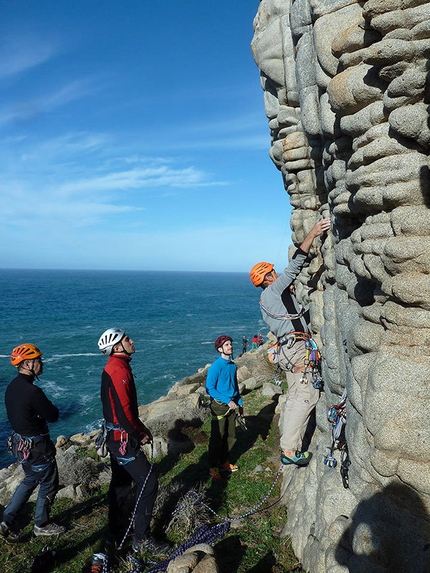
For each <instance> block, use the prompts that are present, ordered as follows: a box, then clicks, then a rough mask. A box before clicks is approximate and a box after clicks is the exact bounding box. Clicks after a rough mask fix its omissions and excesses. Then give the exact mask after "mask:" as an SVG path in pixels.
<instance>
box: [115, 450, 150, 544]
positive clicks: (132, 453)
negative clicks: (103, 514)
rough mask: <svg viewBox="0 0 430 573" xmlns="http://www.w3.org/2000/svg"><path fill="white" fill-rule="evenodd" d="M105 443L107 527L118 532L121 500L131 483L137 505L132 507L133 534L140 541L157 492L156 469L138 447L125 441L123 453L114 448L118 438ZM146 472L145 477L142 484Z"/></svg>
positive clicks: (123, 499)
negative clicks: (108, 473)
mask: <svg viewBox="0 0 430 573" xmlns="http://www.w3.org/2000/svg"><path fill="white" fill-rule="evenodd" d="M107 445H108V449H109V451H110V459H111V469H112V477H111V482H110V486H109V529H110V531H112V533H114V534H118V533H121V532H119V531H118V522H119V521H120V519H121V518H122V517H124V515H123V508H124V504H125V501H126V499H127V496H128V494H129V493H130V490H131V488H132V487H133V483H135V484H136V498H135V503H137V507H135V519H134V535H135V538H136V539H137V540H139V541H142V540H143V539H145V538H146V537H148V535H149V533H150V524H151V517H152V510H153V508H154V503H155V499H156V497H157V492H158V477H157V474H156V471H155V469H154V467H152V469H151V464H150V463H149V461H148V460H147V459H146V456H145V454H144V453H143V452H141V451H140V448H139V447H136V446H135V447H134V448H133V446H132V445H130V443H129V444H128V447H127V451H126V453H125V454H124V456H121V455H120V454H119V451H118V447H119V443H118V442H114V441H113V440H109V441H108V444H107ZM130 446H131V447H130ZM131 458H135V459H131ZM127 460H129V461H127ZM150 470H151V473H150V474H149V472H150ZM148 474H149V477H148V479H147V481H146V484H145V480H146V478H147V476H148ZM144 484H145V487H144V488H143V485H144ZM142 488H143V490H142ZM130 517H131V516H130ZM124 533H125V531H124Z"/></svg>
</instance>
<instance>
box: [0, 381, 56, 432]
mask: <svg viewBox="0 0 430 573" xmlns="http://www.w3.org/2000/svg"><path fill="white" fill-rule="evenodd" d="M33 382H34V377H33V376H27V375H25V374H18V376H17V377H16V378H14V379H13V380H12V382H11V383H10V384H9V386H8V387H7V389H6V394H5V404H6V411H7V417H8V418H9V422H10V424H11V426H12V428H13V430H14V431H15V432H16V433H17V434H21V435H22V436H26V437H32V436H37V435H40V434H46V433H48V432H49V430H48V426H47V422H56V421H57V420H58V414H59V412H58V408H57V407H56V406H54V405H53V404H52V402H51V401H50V400H48V398H47V397H46V396H45V394H44V392H43V390H42V389H41V388H39V387H38V386H35V385H34V384H33Z"/></svg>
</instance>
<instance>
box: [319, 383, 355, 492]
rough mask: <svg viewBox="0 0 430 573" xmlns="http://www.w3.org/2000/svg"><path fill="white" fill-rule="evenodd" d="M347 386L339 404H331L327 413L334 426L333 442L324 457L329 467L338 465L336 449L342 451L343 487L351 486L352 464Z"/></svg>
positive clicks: (325, 463) (341, 472) (341, 471)
mask: <svg viewBox="0 0 430 573" xmlns="http://www.w3.org/2000/svg"><path fill="white" fill-rule="evenodd" d="M346 399H347V391H346V388H345V389H344V391H343V393H342V397H341V399H340V402H339V403H338V404H334V405H333V406H330V408H329V410H328V414H327V420H328V421H329V422H330V424H331V426H332V444H331V447H330V451H329V453H328V454H327V455H326V456H325V457H324V465H326V466H328V467H329V468H335V467H336V466H337V460H336V458H335V457H334V450H339V451H340V456H341V465H340V475H341V477H342V483H343V487H344V488H345V489H348V488H349V476H348V469H349V466H350V465H351V461H350V459H349V454H348V445H347V443H346V435H345V426H346Z"/></svg>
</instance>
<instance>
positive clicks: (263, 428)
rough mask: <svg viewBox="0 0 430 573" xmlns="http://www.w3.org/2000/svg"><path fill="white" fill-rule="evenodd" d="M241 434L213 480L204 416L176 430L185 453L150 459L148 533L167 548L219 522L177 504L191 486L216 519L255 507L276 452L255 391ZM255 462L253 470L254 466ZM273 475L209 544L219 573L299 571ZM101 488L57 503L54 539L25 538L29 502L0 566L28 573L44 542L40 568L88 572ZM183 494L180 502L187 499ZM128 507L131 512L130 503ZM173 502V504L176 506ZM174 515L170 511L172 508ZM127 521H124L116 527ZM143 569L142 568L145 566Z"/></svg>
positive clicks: (98, 535)
mask: <svg viewBox="0 0 430 573" xmlns="http://www.w3.org/2000/svg"><path fill="white" fill-rule="evenodd" d="M244 401H245V412H246V415H247V422H248V431H247V432H243V431H241V430H238V432H237V435H238V440H237V444H236V456H237V462H238V464H239V466H240V470H239V471H238V472H235V473H233V474H232V475H230V476H226V477H224V478H223V480H222V481H220V482H212V481H211V480H209V479H208V467H207V438H208V436H209V432H210V425H209V421H208V422H206V424H204V425H203V426H202V427H201V428H184V429H183V433H185V434H186V435H187V436H188V438H189V439H190V440H191V441H192V442H193V443H195V444H196V446H195V448H194V449H193V451H192V452H190V453H188V454H184V455H182V456H181V457H180V458H179V459H172V458H171V457H169V456H167V457H165V458H162V459H160V460H156V467H157V471H158V472H159V474H160V494H159V497H158V500H157V504H156V508H155V511H154V515H155V523H154V531H155V534H156V535H164V536H167V538H168V539H169V540H170V542H171V543H172V546H175V545H178V544H181V543H183V542H184V541H186V540H188V539H189V538H190V537H191V536H192V534H193V532H194V530H195V527H196V526H198V525H201V524H203V523H210V524H215V523H220V521H221V520H220V519H217V518H216V517H215V516H214V515H213V514H212V513H211V511H209V510H208V509H207V508H206V507H205V506H204V505H202V504H201V503H198V504H197V505H195V504H194V505H192V504H188V506H187V504H185V503H184V496H185V495H186V493H187V492H188V491H189V490H194V491H195V492H196V495H198V496H199V498H200V500H201V501H203V502H204V503H205V504H207V505H208V506H209V507H210V508H211V509H212V510H213V511H215V512H216V513H217V514H219V515H220V516H222V517H229V518H233V517H237V516H240V515H243V514H246V513H248V512H250V511H251V510H252V509H254V508H255V507H257V506H259V504H260V502H261V500H262V499H263V498H265V497H266V496H267V494H268V492H269V490H270V487H271V485H272V484H273V481H274V479H275V477H276V475H277V471H278V468H279V450H278V439H279V438H278V433H277V424H276V423H274V422H273V416H274V409H275V404H274V402H272V401H271V400H268V399H264V398H262V397H261V394H260V393H259V392H252V393H250V394H248V395H246V396H244ZM257 466H258V470H259V471H256V468H257ZM280 481H281V480H280V479H279V480H278V483H277V484H276V486H275V488H274V489H273V491H272V493H271V495H270V497H269V499H267V500H266V501H265V503H264V504H263V506H262V507H261V508H259V510H258V511H257V512H255V513H252V514H251V515H250V516H248V517H245V518H243V519H239V520H235V521H233V522H232V526H231V528H230V531H229V532H228V534H227V535H225V536H224V537H223V538H222V539H220V540H219V541H218V542H217V543H216V544H215V550H216V555H217V563H218V565H219V568H220V571H221V572H223V573H227V572H228V573H236V572H237V573H245V572H246V573H251V572H254V573H283V572H289V571H295V572H302V568H301V566H300V563H298V562H297V559H296V557H295V556H294V554H293V552H292V550H291V546H290V543H289V540H288V539H287V538H283V539H280V534H281V532H282V529H283V527H284V524H285V521H286V510H285V507H283V506H281V505H280V503H279V495H280V493H279V492H280ZM106 494H107V486H105V487H103V488H100V489H98V490H97V491H93V492H92V493H91V496H90V497H89V498H88V499H86V500H85V501H84V502H81V503H76V502H73V501H69V500H57V501H56V502H55V504H54V507H53V512H52V517H53V521H55V522H56V523H59V524H63V525H66V526H67V527H68V532H67V533H66V534H64V535H62V536H60V537H59V538H58V539H55V540H53V539H50V538H45V539H41V538H35V537H33V535H32V532H31V531H32V520H31V513H30V512H32V511H33V507H32V504H28V511H29V513H28V515H26V516H25V518H24V521H25V523H27V526H26V527H25V529H24V530H23V535H22V543H19V544H15V545H12V544H9V545H8V544H6V543H4V542H3V548H2V549H3V551H2V554H1V556H0V571H3V572H5V573H26V572H30V565H31V562H32V560H33V559H34V557H35V556H36V555H37V554H38V553H39V552H40V551H42V549H43V548H44V547H46V546H48V547H49V548H51V549H54V550H55V551H56V552H57V559H56V562H55V564H54V565H53V566H51V568H47V569H46V571H55V572H56V573H85V572H89V571H90V561H91V556H92V554H93V553H97V552H104V546H103V541H104V533H105V526H106V523H107V496H106ZM185 499H188V498H187V497H186V498H185ZM130 503H131V505H130V508H131V510H132V509H133V501H132V500H131V502H130ZM178 503H179V505H178ZM175 509H177V512H176V513H175V514H174V516H172V513H173V511H174V510H175ZM126 527H127V524H124V531H125V529H126ZM129 549H130V541H129V540H128V539H127V540H126V543H125V549H124V550H122V551H121V552H120V555H118V554H117V555H115V556H111V558H110V561H109V564H110V566H111V567H113V568H114V571H115V573H125V572H126V571H129V570H130V569H131V567H130V566H129V564H128V563H127V562H126V560H125V558H126V554H127V550H129ZM147 568H148V569H149V568H150V565H148V566H147Z"/></svg>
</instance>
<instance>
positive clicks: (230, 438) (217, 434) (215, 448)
mask: <svg viewBox="0 0 430 573" xmlns="http://www.w3.org/2000/svg"><path fill="white" fill-rule="evenodd" d="M228 410H229V408H228V406H227V404H220V403H219V402H217V401H216V400H212V402H211V412H212V423H211V437H210V439H209V450H208V453H209V467H211V468H219V467H220V466H222V465H223V464H225V463H226V462H228V461H230V460H229V455H230V452H231V449H232V448H233V446H234V444H235V442H236V417H235V411H234V410H230V411H228Z"/></svg>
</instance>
